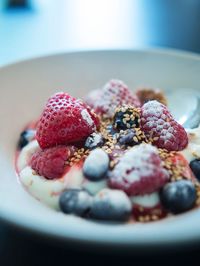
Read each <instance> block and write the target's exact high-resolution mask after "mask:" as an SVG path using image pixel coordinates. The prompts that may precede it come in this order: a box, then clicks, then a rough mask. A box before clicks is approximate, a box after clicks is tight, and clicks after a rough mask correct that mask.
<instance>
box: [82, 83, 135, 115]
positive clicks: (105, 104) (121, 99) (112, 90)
mask: <svg viewBox="0 0 200 266" xmlns="http://www.w3.org/2000/svg"><path fill="white" fill-rule="evenodd" d="M87 103H88V104H89V105H90V106H91V107H92V108H94V110H95V112H96V113H98V114H100V115H103V116H104V117H105V118H112V117H113V115H114V113H115V109H116V108H117V107H118V106H121V105H122V104H129V105H132V106H133V107H139V106H140V102H139V99H138V97H137V96H136V95H134V94H133V93H132V92H131V91H130V90H129V88H128V87H127V85H126V84H124V83H123V82H122V81H121V80H115V79H113V80H110V81H109V82H108V83H106V84H105V86H104V87H103V88H102V90H96V91H95V92H92V93H90V94H89V95H88V97H87Z"/></svg>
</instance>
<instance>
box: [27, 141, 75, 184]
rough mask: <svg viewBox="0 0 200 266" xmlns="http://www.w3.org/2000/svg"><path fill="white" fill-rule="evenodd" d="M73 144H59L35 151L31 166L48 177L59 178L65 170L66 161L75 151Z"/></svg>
mask: <svg viewBox="0 0 200 266" xmlns="http://www.w3.org/2000/svg"><path fill="white" fill-rule="evenodd" d="M75 150H76V149H75V147H73V146H68V147H67V146H61V145H60V146H57V147H53V148H47V149H45V150H40V151H37V152H35V153H34V154H33V155H32V157H31V160H30V163H29V164H30V166H31V168H32V169H33V170H35V171H36V172H37V174H39V175H41V176H44V177H46V178H47V179H54V178H59V177H61V176H62V174H64V172H65V162H66V161H67V160H68V158H69V157H71V156H72V155H73V154H74V152H75Z"/></svg>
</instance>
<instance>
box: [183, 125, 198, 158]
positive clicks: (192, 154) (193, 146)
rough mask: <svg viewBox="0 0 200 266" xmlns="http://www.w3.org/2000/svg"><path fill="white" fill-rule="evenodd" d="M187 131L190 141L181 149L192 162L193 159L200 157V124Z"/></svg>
mask: <svg viewBox="0 0 200 266" xmlns="http://www.w3.org/2000/svg"><path fill="white" fill-rule="evenodd" d="M186 131H187V134H188V139H189V142H188V145H187V147H186V148H185V149H184V150H183V151H181V154H183V156H185V158H186V159H187V161H188V162H189V163H190V162H191V161H192V160H194V159H196V158H200V126H199V127H197V128H194V129H187V130H186Z"/></svg>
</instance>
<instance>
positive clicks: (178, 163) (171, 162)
mask: <svg viewBox="0 0 200 266" xmlns="http://www.w3.org/2000/svg"><path fill="white" fill-rule="evenodd" d="M160 156H161V157H162V153H161V154H160ZM164 161H165V167H166V169H168V170H170V180H171V181H176V180H180V179H190V180H193V181H195V177H194V175H193V173H192V171H191V169H190V166H189V164H188V161H187V160H186V159H185V157H184V156H183V155H182V154H181V153H178V152H175V153H174V152H173V153H168V155H167V157H166V158H165V159H164Z"/></svg>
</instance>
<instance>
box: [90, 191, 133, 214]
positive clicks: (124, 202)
mask: <svg viewBox="0 0 200 266" xmlns="http://www.w3.org/2000/svg"><path fill="white" fill-rule="evenodd" d="M96 198H97V199H98V198H101V199H102V200H105V201H107V202H110V203H111V204H112V208H113V207H115V208H116V209H117V208H119V209H126V210H127V211H130V210H131V208H132V207H131V201H130V200H129V198H128V196H127V195H126V194H125V192H124V191H122V190H117V189H114V190H113V189H108V188H104V189H102V190H101V191H99V193H98V194H97V195H96ZM96 198H95V199H96ZM95 199H94V200H95Z"/></svg>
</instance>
